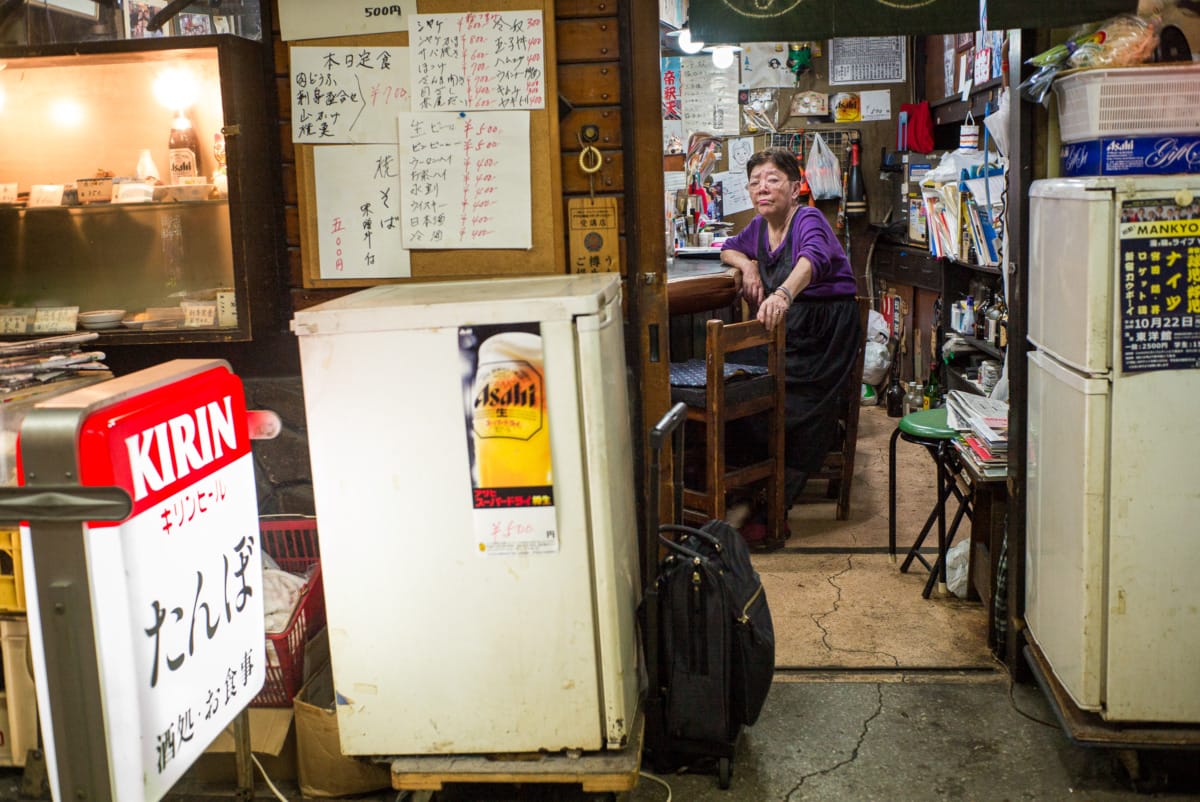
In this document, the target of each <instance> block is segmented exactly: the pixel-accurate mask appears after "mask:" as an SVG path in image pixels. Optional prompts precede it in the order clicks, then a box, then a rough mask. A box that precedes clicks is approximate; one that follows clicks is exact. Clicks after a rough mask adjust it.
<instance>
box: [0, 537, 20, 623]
mask: <svg viewBox="0 0 1200 802" xmlns="http://www.w3.org/2000/svg"><path fill="white" fill-rule="evenodd" d="M23 570H24V569H23V568H22V566H21V532H20V530H18V529H17V528H16V527H15V526H12V527H10V526H0V613H23V612H25V579H24V577H23V576H22V573H23Z"/></svg>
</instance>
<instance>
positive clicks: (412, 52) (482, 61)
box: [408, 10, 546, 111]
mask: <svg viewBox="0 0 1200 802" xmlns="http://www.w3.org/2000/svg"><path fill="white" fill-rule="evenodd" d="M408 36H409V57H410V59H411V70H412V79H413V83H412V93H413V101H412V102H413V109H415V110H417V111H468V110H499V109H540V108H544V107H545V105H546V62H545V60H544V57H543V50H544V45H545V34H544V29H543V27H542V12H541V11H538V10H532V11H481V12H475V13H466V14H417V15H415V16H414V17H413V18H412V19H411V20H409V32H408Z"/></svg>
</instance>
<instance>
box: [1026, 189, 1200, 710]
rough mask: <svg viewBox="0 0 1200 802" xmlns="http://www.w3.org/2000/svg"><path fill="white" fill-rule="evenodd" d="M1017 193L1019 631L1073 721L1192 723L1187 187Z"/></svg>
mask: <svg viewBox="0 0 1200 802" xmlns="http://www.w3.org/2000/svg"><path fill="white" fill-rule="evenodd" d="M1029 194H1030V258H1029V339H1030V341H1031V344H1032V345H1034V346H1036V348H1037V350H1036V351H1031V352H1030V353H1029V432H1028V443H1029V451H1028V482H1027V491H1028V496H1027V512H1026V538H1027V549H1026V561H1027V562H1026V591H1025V619H1026V622H1027V624H1028V627H1029V633H1030V634H1031V635H1032V638H1033V640H1034V642H1035V643H1036V645H1037V646H1038V647H1039V649H1040V650H1041V651H1042V653H1043V654H1044V655H1045V657H1046V660H1047V662H1048V663H1049V664H1050V666H1051V668H1052V670H1053V673H1054V675H1055V677H1056V678H1057V679H1058V681H1059V682H1060V683H1061V684H1062V686H1063V687H1064V688H1065V689H1066V691H1067V692H1068V693H1069V694H1070V696H1071V698H1072V699H1073V700H1074V702H1075V704H1076V705H1078V706H1079V707H1080V708H1081V709H1083V710H1087V711H1094V712H1096V713H1098V714H1099V715H1100V716H1102V717H1103V718H1104V719H1106V720H1109V721H1114V722H1164V723H1165V722H1193V723H1194V722H1200V176H1196V177H1192V176H1156V177H1142V176H1139V177H1121V178H1108V177H1105V178H1089V179H1047V180H1042V181H1035V182H1034V183H1033V185H1032V187H1031V189H1030V193H1029Z"/></svg>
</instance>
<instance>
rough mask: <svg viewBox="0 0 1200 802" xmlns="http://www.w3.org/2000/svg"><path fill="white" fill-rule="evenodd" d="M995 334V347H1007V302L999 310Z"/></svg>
mask: <svg viewBox="0 0 1200 802" xmlns="http://www.w3.org/2000/svg"><path fill="white" fill-rule="evenodd" d="M998 329H999V331H998V333H997V335H996V347H997V348H999V349H1001V350H1003V349H1005V348H1007V347H1008V304H1005V305H1004V308H1003V309H1001V310H1000V322H999V324H998Z"/></svg>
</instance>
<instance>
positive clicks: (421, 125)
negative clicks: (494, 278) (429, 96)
mask: <svg viewBox="0 0 1200 802" xmlns="http://www.w3.org/2000/svg"><path fill="white" fill-rule="evenodd" d="M400 190H401V191H400V208H401V223H402V225H401V234H402V237H403V242H404V247H406V248H524V249H528V248H530V247H531V245H532V242H533V228H532V214H533V212H532V208H533V201H532V193H531V190H530V185H529V113H528V112H523V111H494V112H472V113H466V112H459V113H458V114H445V113H428V114H426V113H419V112H411V113H409V114H401V115H400Z"/></svg>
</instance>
